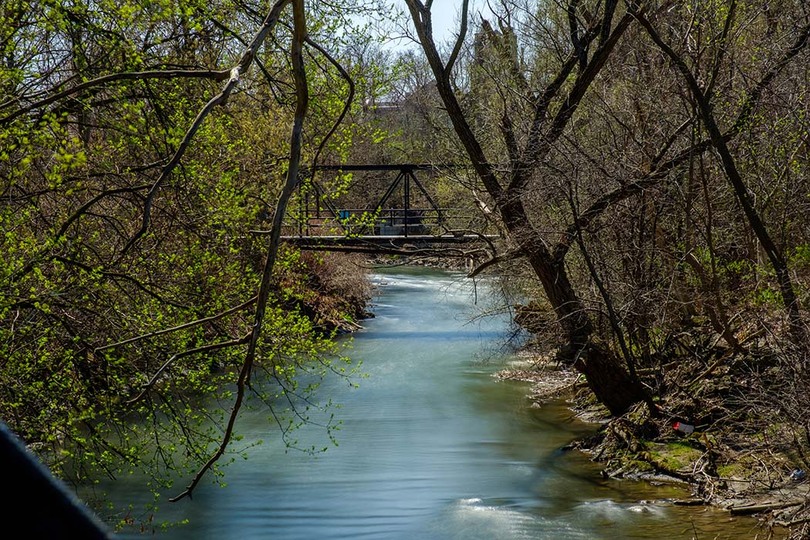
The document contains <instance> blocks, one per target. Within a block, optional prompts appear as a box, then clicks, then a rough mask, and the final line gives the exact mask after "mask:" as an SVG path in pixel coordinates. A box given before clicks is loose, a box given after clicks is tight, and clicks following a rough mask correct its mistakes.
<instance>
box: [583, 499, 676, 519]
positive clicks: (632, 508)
mask: <svg viewBox="0 0 810 540" xmlns="http://www.w3.org/2000/svg"><path fill="white" fill-rule="evenodd" d="M576 513H577V514H578V515H580V516H582V518H583V519H585V520H593V521H596V522H602V523H604V522H607V523H616V522H619V521H631V520H632V521H637V520H638V519H640V518H639V517H638V516H639V515H646V516H649V517H651V518H655V519H662V518H665V517H666V510H665V509H664V508H663V507H662V506H659V505H655V504H650V503H647V502H641V503H633V504H622V503H617V502H615V501H610V500H604V501H589V502H585V503H582V504H580V505H578V506H577V511H576Z"/></svg>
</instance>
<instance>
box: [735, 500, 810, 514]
mask: <svg viewBox="0 0 810 540" xmlns="http://www.w3.org/2000/svg"><path fill="white" fill-rule="evenodd" d="M806 502H807V501H806V500H805V499H800V500H794V501H787V502H770V503H762V504H744V505H740V506H730V507H729V508H728V511H729V512H730V513H731V515H732V516H746V515H751V514H758V513H760V512H768V511H770V510H781V509H783V508H790V507H791V506H801V505H802V504H804V503H806Z"/></svg>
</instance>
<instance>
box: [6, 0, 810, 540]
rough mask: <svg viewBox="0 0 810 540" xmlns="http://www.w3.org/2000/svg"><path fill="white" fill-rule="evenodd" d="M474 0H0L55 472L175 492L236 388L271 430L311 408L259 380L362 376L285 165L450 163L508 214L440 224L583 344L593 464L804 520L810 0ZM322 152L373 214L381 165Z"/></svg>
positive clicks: (341, 295) (27, 419) (524, 309)
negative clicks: (294, 222) (474, 231)
mask: <svg viewBox="0 0 810 540" xmlns="http://www.w3.org/2000/svg"><path fill="white" fill-rule="evenodd" d="M491 4H492V5H490V6H489V8H488V9H486V10H484V9H483V7H482V6H478V5H477V4H470V3H469V2H467V1H462V2H460V3H459V12H458V19H457V20H458V24H457V25H456V27H455V31H454V32H453V33H451V35H450V36H449V37H442V36H437V35H434V33H433V29H434V28H436V27H437V25H436V24H434V23H436V22H437V21H434V19H433V17H434V13H433V11H432V10H433V8H432V3H431V2H422V1H420V0H405V2H404V5H403V6H402V7H403V8H404V12H403V13H402V14H401V17H393V18H392V17H391V7H390V6H382V5H376V4H375V3H374V2H336V3H322V2H305V1H304V0H295V1H291V0H278V1H276V2H274V3H271V4H268V3H267V2H259V1H255V2H254V1H253V0H236V1H228V2H219V1H215V2H198V1H196V0H181V1H177V0H162V1H158V2H150V3H144V2H137V1H124V2H103V1H102V2H81V1H77V2H73V3H69V4H66V3H51V2H40V1H35V0H15V1H11V2H7V3H6V4H5V5H4V6H3V8H2V11H0V22H2V24H0V46H1V47H2V50H3V55H2V60H0V92H1V94H0V182H2V184H0V194H2V199H0V223H1V224H2V230H3V235H2V237H0V244H1V245H2V250H3V265H2V266H1V267H0V321H2V322H1V323H0V343H2V349H0V356H2V358H3V359H4V360H3V363H2V368H0V379H1V380H2V383H3V384H2V385H0V388H2V390H0V416H1V417H2V420H3V421H4V422H5V423H6V424H8V426H9V427H10V428H11V429H12V430H13V431H14V432H15V433H17V434H18V435H19V436H20V437H21V438H22V439H23V440H24V441H25V442H26V443H27V444H28V445H29V446H30V447H31V448H33V449H35V450H36V451H37V453H38V455H39V456H41V458H42V459H43V461H44V462H45V463H46V464H47V465H48V466H49V467H50V468H51V470H53V471H54V473H55V474H56V475H57V476H59V477H61V478H63V479H65V480H66V481H68V482H73V483H76V484H86V483H88V482H92V481H93V479H94V478H98V477H99V475H108V476H116V475H118V474H125V473H127V472H129V471H130V470H133V469H143V470H146V471H149V472H151V473H152V474H153V476H154V478H155V480H156V482H157V484H155V485H156V486H160V487H166V486H167V484H168V483H170V482H171V480H169V479H170V478H177V477H181V478H187V479H188V480H189V481H188V484H187V485H186V486H185V487H184V488H182V489H180V490H178V495H177V497H176V498H182V497H185V496H189V495H191V494H192V493H193V491H194V488H195V487H196V486H197V485H198V483H199V482H200V481H201V480H202V479H203V478H205V477H206V475H208V474H209V473H213V476H214V477H215V478H216V477H217V473H220V472H221V470H220V467H221V463H220V462H222V464H224V463H225V462H227V458H229V457H234V454H237V455H238V454H239V453H240V451H239V450H235V449H234V444H233V443H234V442H236V441H238V439H239V434H238V422H237V418H238V412H239V410H240V408H241V407H242V406H243V405H244V404H245V403H247V402H250V401H251V400H252V399H255V403H257V404H261V405H262V406H267V407H270V408H271V413H272V414H271V416H273V417H274V418H276V419H277V421H278V422H279V424H280V425H281V426H282V430H281V432H282V433H283V434H284V435H283V436H286V434H288V433H290V430H292V429H294V427H295V426H296V425H297V423H298V422H301V421H306V414H305V411H293V414H292V415H291V418H293V419H292V420H290V419H288V418H287V417H286V416H283V415H281V414H279V415H276V413H277V412H279V413H280V412H281V411H276V410H275V409H273V408H272V407H273V406H272V405H270V404H271V403H276V402H277V401H274V400H277V399H281V400H282V401H283V400H284V397H285V396H290V395H293V394H307V395H313V396H317V387H316V385H313V386H311V387H307V388H298V387H297V386H296V380H297V375H299V374H300V373H301V371H302V370H305V371H309V370H312V371H316V372H318V373H329V372H336V373H338V374H339V375H340V376H346V377H351V375H352V370H353V367H354V366H351V365H350V364H351V363H350V360H349V359H348V358H347V357H346V356H345V354H343V351H341V349H340V348H339V347H338V345H337V344H336V343H337V342H336V341H335V340H334V339H333V338H334V337H335V335H336V334H337V333H338V332H341V331H346V330H351V329H352V328H353V327H354V325H355V324H356V322H357V320H358V319H359V318H360V317H362V316H363V313H364V303H365V301H366V300H367V298H368V294H369V289H368V288H367V285H366V284H365V281H364V279H363V270H362V268H363V264H362V262H361V261H359V260H357V259H348V258H346V257H344V256H340V257H338V256H336V255H314V254H311V253H309V254H306V253H299V252H296V251H295V250H293V249H289V248H287V247H285V246H284V245H282V243H281V242H280V240H279V237H280V235H281V232H282V229H283V228H284V227H285V226H287V224H288V223H289V219H291V218H292V217H294V216H296V215H297V213H296V212H297V209H298V208H301V207H302V205H304V204H305V203H306V201H307V200H308V196H307V193H305V192H295V191H294V188H295V187H296V185H297V182H298V179H299V173H302V174H303V172H305V169H306V168H307V167H308V166H309V165H314V164H321V163H330V164H341V163H379V162H383V163H401V162H412V163H417V162H428V161H433V162H436V163H455V164H458V165H459V166H458V167H456V168H454V169H452V170H445V171H444V172H441V173H440V174H438V175H437V177H436V178H435V179H434V180H433V184H434V186H435V189H436V201H437V202H438V204H439V205H440V206H445V207H447V206H455V207H458V206H463V207H464V208H465V209H466V210H468V211H469V212H470V213H472V212H475V213H476V223H487V224H488V226H489V227H490V230H491V231H494V232H497V233H498V234H499V235H500V238H501V240H500V241H499V242H496V243H493V244H491V245H489V246H488V247H487V248H486V249H481V250H478V251H475V252H472V251H471V252H466V253H464V252H458V251H453V252H448V253H446V254H445V255H447V256H451V255H452V256H455V257H460V258H461V259H462V260H464V261H465V264H466V265H467V266H466V267H467V268H469V273H470V276H471V277H475V276H477V275H480V274H482V273H485V272H486V273H491V274H493V275H497V276H500V277H502V278H503V282H504V284H505V286H504V290H505V291H506V292H507V293H508V294H507V298H519V299H520V301H511V300H510V301H508V302H506V305H507V306H508V307H509V308H510V309H514V317H515V320H516V322H517V323H518V324H520V325H522V326H523V327H524V328H526V329H528V330H529V331H530V332H531V333H532V335H533V336H534V339H535V342H536V346H537V347H540V348H541V350H542V351H544V353H543V355H542V358H543V359H544V361H543V362H540V363H538V366H537V368H538V370H539V371H540V372H541V373H543V372H547V370H545V371H544V370H542V369H540V368H541V364H542V365H543V366H548V365H551V366H555V368H557V369H559V370H562V372H563V373H565V374H575V375H576V380H577V381H578V382H577V383H576V384H575V385H574V389H575V391H576V392H575V396H576V403H577V404H578V405H579V406H581V407H585V406H586V405H587V408H588V409H589V410H592V411H597V412H598V413H599V414H600V415H601V417H602V418H603V419H604V420H605V423H604V427H603V429H602V430H600V432H599V434H598V436H597V437H596V438H595V439H594V440H592V441H586V442H583V443H582V445H583V447H585V448H587V449H588V450H589V451H591V452H593V454H594V457H595V458H598V459H601V460H605V463H606V466H605V473H606V474H610V475H619V476H621V475H627V474H638V473H655V474H665V475H667V476H668V477H672V478H677V479H680V480H683V481H688V482H691V483H692V484H693V485H694V486H695V497H696V499H697V500H700V501H704V502H709V503H727V504H729V505H730V507H731V510H730V511H735V512H755V511H756V512H765V513H766V515H767V516H768V517H769V518H770V519H771V521H772V522H773V523H780V524H782V525H785V526H786V527H787V528H788V530H789V533H790V534H791V535H793V536H795V537H796V538H801V537H803V536H806V535H807V534H808V532H810V511H809V510H808V507H809V503H808V498H807V494H806V491H805V486H806V482H807V481H806V480H805V478H806V476H805V474H806V473H805V471H810V462H809V461H810V458H808V455H810V454H808V452H810V398H809V397H808V392H807V386H808V384H807V383H808V380H810V372H808V369H810V352H808V324H807V316H806V310H807V303H808V295H809V294H810V292H808V286H809V285H810V228H809V226H808V224H810V175H809V174H808V170H809V168H810V162H809V160H810V142H809V141H810V138H809V136H808V133H810V114H808V112H809V111H810V93H808V85H807V81H808V78H810V72H808V69H810V67H808V66H810V61H808V60H809V59H810V58H808V56H810V52H808V48H809V47H808V45H810V43H808V41H809V40H810V6H808V5H807V2H804V1H802V0H777V1H774V2H767V3H762V2H748V1H743V0H725V1H712V2H704V1H694V2H692V1H688V2H675V1H667V0H655V1H648V2H639V1H630V0H627V1H623V2H620V1H618V0H568V1H564V2H559V1H528V0H509V1H502V2H497V3H491ZM357 21H372V22H373V23H375V22H378V21H388V22H393V23H394V25H393V26H392V27H391V28H382V27H380V28H381V29H382V30H383V32H382V33H381V35H380V36H379V39H377V38H376V37H375V36H376V34H375V33H374V32H375V29H376V28H378V27H377V26H375V24H369V25H365V23H358V22H357ZM394 35H399V36H400V37H403V36H404V37H403V40H404V43H406V44H408V46H403V45H401V44H402V43H403V41H400V42H399V43H400V46H399V47H392V46H390V45H387V46H383V45H384V44H387V43H389V42H388V41H386V40H390V39H391V38H392V36H394ZM320 181H321V185H322V186H324V187H325V190H324V193H323V194H322V196H323V197H325V199H326V200H331V201H332V203H333V204H334V205H336V204H338V202H340V204H343V205H345V206H344V207H353V208H371V210H372V212H371V213H372V214H373V204H374V202H375V201H377V200H379V193H380V191H381V190H382V191H384V189H385V183H384V182H383V181H382V180H381V179H379V178H374V177H368V178H366V177H361V175H359V174H358V175H357V176H352V175H345V174H336V175H334V176H329V177H321V178H320ZM349 187H351V188H352V189H351V190H349ZM299 193H300V196H299ZM309 195H312V194H311V193H310V194H309ZM370 205H371V206H370ZM259 230H262V231H265V232H266V231H268V230H269V232H270V234H258V231H259ZM507 285H508V286H507ZM547 351H553V355H552V357H548V354H547ZM258 373H261V374H262V376H261V377H258V376H257V374H258ZM210 398H215V399H218V400H220V402H221V403H222V407H221V409H219V410H216V411H200V410H198V408H197V407H196V405H197V404H198V403H200V402H201V401H202V400H203V399H210ZM322 398H323V401H324V402H328V396H322ZM296 414H298V416H296ZM157 419H160V421H159V422H158V421H157ZM212 420H213V421H212ZM675 422H681V423H683V424H687V425H689V426H694V431H692V432H690V433H682V432H680V431H677V430H675V429H673V425H674V423H675ZM328 429H329V426H327V430H328ZM223 457H225V458H226V459H222V458H223ZM156 491H157V489H156ZM743 501H747V503H751V504H747V503H744V502H743Z"/></svg>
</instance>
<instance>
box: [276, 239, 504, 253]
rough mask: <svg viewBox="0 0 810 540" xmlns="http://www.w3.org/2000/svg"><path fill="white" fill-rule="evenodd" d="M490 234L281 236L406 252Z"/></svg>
mask: <svg viewBox="0 0 810 540" xmlns="http://www.w3.org/2000/svg"><path fill="white" fill-rule="evenodd" d="M497 238H498V237H497V236H494V235H478V234H464V235H441V236H435V235H428V234H420V235H414V234H411V235H408V236H405V235H390V236H386V235H372V236H282V237H281V240H282V241H283V242H287V243H289V244H293V245H295V246H297V247H299V248H300V249H305V250H322V251H348V252H359V253H380V254H385V253H393V254H407V253H412V252H420V251H425V250H428V251H432V252H438V251H441V250H442V249H446V250H447V249H451V248H455V249H456V250H457V249H458V248H460V247H464V246H470V245H471V244H476V243H479V244H480V243H482V242H483V243H486V242H491V241H494V240H496V239H497Z"/></svg>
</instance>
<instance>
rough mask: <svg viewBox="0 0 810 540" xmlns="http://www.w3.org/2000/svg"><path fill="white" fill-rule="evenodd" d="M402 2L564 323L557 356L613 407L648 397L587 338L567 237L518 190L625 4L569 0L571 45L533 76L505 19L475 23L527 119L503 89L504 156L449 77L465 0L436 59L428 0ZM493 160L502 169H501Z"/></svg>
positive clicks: (547, 147)
mask: <svg viewBox="0 0 810 540" xmlns="http://www.w3.org/2000/svg"><path fill="white" fill-rule="evenodd" d="M407 4H408V9H409V11H410V14H411V18H412V20H413V23H414V26H415V28H416V32H417V35H418V38H419V42H420V44H421V46H422V49H423V51H424V53H425V55H426V57H427V60H428V62H429V64H430V67H431V70H432V71H433V75H434V78H435V82H436V86H437V89H438V92H439V95H440V96H441V99H442V102H443V104H444V106H445V108H446V111H447V114H448V117H449V119H450V121H451V122H452V124H453V128H454V130H455V132H456V134H457V136H458V138H459V140H460V142H461V145H462V146H463V147H464V149H465V151H466V153H467V156H468V158H469V160H470V163H471V165H472V167H473V168H474V169H475V171H476V174H477V175H478V177H479V178H480V179H481V182H482V183H483V185H484V187H485V188H486V191H487V192H488V194H489V196H490V197H491V198H492V200H493V201H494V203H495V206H496V208H497V210H498V212H499V214H500V218H501V220H502V222H503V224H504V227H505V229H506V230H507V232H508V234H509V239H510V241H511V242H513V244H514V246H515V247H514V249H515V250H516V251H518V252H520V254H521V255H522V256H524V257H525V258H526V260H527V261H528V263H529V265H530V266H531V268H532V269H533V271H534V273H535V274H536V276H537V278H538V279H539V280H540V283H541V284H542V287H543V290H544V292H545V295H546V297H547V299H548V301H549V303H550V304H551V306H552V308H553V309H554V312H555V313H556V316H557V320H558V321H559V323H560V325H561V326H562V328H563V329H564V332H565V335H566V339H567V341H568V343H567V345H566V347H565V348H564V353H563V355H562V357H563V358H564V359H565V360H566V361H567V362H570V363H572V364H573V365H574V366H575V367H576V368H577V369H578V370H579V371H581V372H582V373H584V374H585V375H586V377H587V379H588V384H589V386H590V387H591V388H592V389H593V391H594V393H595V394H596V395H597V397H598V398H599V400H600V401H601V402H602V403H604V404H605V405H606V406H607V407H608V408H609V409H610V410H611V412H613V413H616V414H618V413H621V412H624V411H625V410H627V408H628V407H629V406H630V405H632V404H633V403H636V402H638V401H641V400H644V399H646V396H645V391H644V389H643V387H642V386H641V384H640V382H639V381H638V380H637V378H635V377H633V375H632V374H631V373H630V372H628V370H627V369H626V367H625V366H624V365H622V364H621V362H620V361H619V360H618V359H617V358H616V357H615V356H614V355H612V354H611V353H610V351H609V350H607V349H606V348H605V347H604V346H603V345H602V344H600V343H598V341H597V340H595V339H594V337H595V336H594V333H593V324H592V322H591V320H590V318H589V317H588V315H587V312H586V310H585V307H584V305H583V304H582V302H581V300H580V298H579V297H578V295H577V294H576V292H575V291H574V288H573V286H572V284H571V282H570V280H569V277H568V273H567V271H566V267H565V255H566V253H567V251H568V245H566V243H565V242H558V243H557V244H556V246H554V243H553V242H551V241H550V239H549V238H546V237H545V235H544V234H542V232H541V231H540V230H539V229H538V228H537V227H536V226H535V225H534V224H533V222H532V220H531V218H530V216H529V212H528V211H527V209H526V207H525V204H524V198H525V197H526V195H527V193H528V192H529V191H530V185H531V184H532V183H533V181H534V180H535V177H534V174H535V172H536V171H537V169H538V167H539V166H540V164H541V163H542V161H543V160H544V159H545V158H546V157H547V156H548V155H549V153H550V152H551V151H552V149H553V147H554V144H555V143H556V142H557V140H558V139H559V138H560V136H561V135H562V134H563V132H564V130H565V128H566V127H567V126H568V124H569V122H570V120H571V118H572V117H573V115H574V112H575V111H576V110H577V108H578V106H579V104H580V103H581V101H582V99H583V98H584V96H585V95H586V93H587V91H588V89H589V88H590V86H591V84H592V83H593V81H594V80H595V79H596V77H597V75H598V74H599V73H600V71H601V70H602V68H603V66H604V65H605V63H606V62H607V61H608V59H609V57H610V55H611V53H612V51H613V50H614V49H615V47H616V46H617V44H618V43H619V41H620V40H621V38H622V36H623V35H624V34H625V32H626V31H627V29H628V27H629V26H630V24H631V22H632V16H631V15H630V14H629V13H625V14H623V15H617V13H616V4H617V3H616V2H613V1H606V2H604V5H602V3H601V2H600V3H596V5H595V6H591V7H592V8H594V9H592V10H590V12H588V11H587V10H586V9H585V8H584V6H583V5H580V2H577V1H573V2H570V3H569V4H568V8H567V15H568V21H569V23H570V27H571V32H570V38H571V39H570V43H569V44H568V50H567V51H566V52H565V53H564V54H563V55H561V58H560V63H559V64H557V65H556V66H555V70H556V72H555V73H554V74H553V75H551V76H547V77H545V78H544V82H543V83H539V84H536V85H535V83H534V81H532V82H529V79H528V78H527V77H525V75H524V73H523V70H522V69H521V66H520V65H519V64H518V58H517V56H516V55H515V52H514V50H510V47H511V45H510V37H509V35H510V32H511V28H510V27H509V23H508V20H507V19H506V18H503V19H501V20H500V21H499V22H500V23H501V26H502V28H504V29H505V30H506V31H505V32H502V34H501V35H498V34H495V32H494V31H493V30H492V29H491V28H487V27H486V26H485V27H484V28H483V29H482V31H481V38H482V39H488V40H489V41H490V42H492V43H494V47H495V48H496V49H497V50H499V51H503V52H502V53H501V54H500V60H501V62H503V65H505V66H506V70H507V71H508V72H509V73H510V75H511V77H512V78H513V80H515V81H516V82H517V83H518V84H517V85H516V86H510V87H509V91H510V92H514V93H517V94H518V95H519V99H518V100H517V101H518V102H519V109H517V110H520V111H521V112H523V113H524V114H525V115H526V116H525V118H528V119H529V121H528V122H527V125H526V126H521V127H525V130H526V131H525V132H523V133H518V131H517V126H516V123H515V120H514V119H513V117H512V111H513V110H515V109H512V108H511V105H513V103H512V101H511V98H510V99H507V98H506V97H504V98H503V100H502V103H501V104H500V107H499V109H500V112H501V118H500V122H499V125H498V128H499V133H500V135H501V138H502V141H501V143H500V144H501V145H502V147H503V148H504V149H505V154H506V155H507V156H508V161H507V163H506V164H501V163H499V162H496V161H493V160H492V159H490V158H488V156H487V155H486V152H485V150H484V147H483V146H482V144H481V142H480V140H479V135H478V134H477V133H476V132H475V131H474V129H473V125H472V123H471V121H470V120H469V116H468V114H467V113H466V112H465V111H464V109H463V108H462V103H461V99H460V97H459V95H458V92H457V90H456V87H455V85H454V83H453V73H454V69H455V67H456V63H457V62H458V60H459V55H460V53H461V51H462V47H463V44H464V40H465V38H466V33H467V20H468V9H469V2H467V1H465V2H464V3H463V4H462V15H461V20H462V25H461V28H460V31H459V34H458V37H457V40H456V42H455V45H454V47H453V49H452V51H451V52H450V53H449V55H448V56H447V60H443V59H442V57H441V55H440V54H439V51H438V49H437V46H436V44H435V42H434V40H433V36H432V20H431V12H430V4H429V3H423V2H420V1H418V0H408V2H407ZM543 15H545V13H544V14H543ZM549 15H551V17H550V18H551V19H552V21H553V15H558V14H550V13H549ZM583 22H584V27H583V28H581V24H582V23H583ZM552 24H553V22H552ZM569 80H570V82H569ZM502 95H503V96H507V95H508V94H506V93H504V94H502ZM499 170H502V171H503V172H502V173H499ZM569 245H570V244H569Z"/></svg>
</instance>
